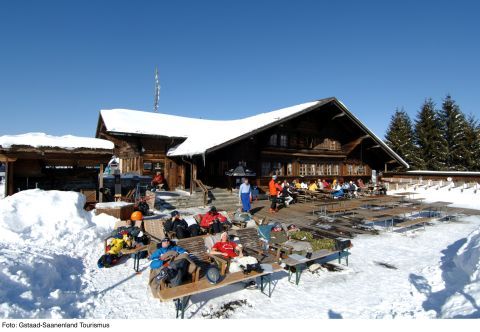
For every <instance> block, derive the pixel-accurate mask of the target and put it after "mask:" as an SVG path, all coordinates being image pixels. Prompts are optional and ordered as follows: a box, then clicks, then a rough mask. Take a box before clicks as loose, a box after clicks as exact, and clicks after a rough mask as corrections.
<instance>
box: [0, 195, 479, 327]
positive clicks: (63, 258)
mask: <svg viewBox="0 0 480 332" xmlns="http://www.w3.org/2000/svg"><path fill="white" fill-rule="evenodd" d="M408 189H409V190H410V189H411V188H408ZM424 192H425V193H424V195H425V196H429V197H430V200H437V198H438V197H442V200H443V201H445V200H448V201H452V202H454V203H455V205H458V206H469V207H472V206H474V205H475V204H474V199H478V194H474V193H473V191H472V192H466V191H464V192H463V193H462V192H460V191H456V190H455V189H452V190H451V191H448V190H447V189H446V188H444V189H440V190H439V191H438V192H439V193H438V194H437V195H438V197H437V196H433V197H432V195H435V194H436V193H437V191H436V190H432V191H431V192H430V191H429V190H424ZM470 197H472V198H470ZM84 200H85V198H84V197H83V195H81V194H78V193H72V192H59V191H42V190H38V189H36V190H27V191H23V192H20V193H16V194H15V195H13V196H9V197H7V198H5V199H3V200H0V234H1V236H2V238H1V239H0V285H1V286H0V317H2V318H43V317H44V318H48V317H52V318H66V317H68V318H100V319H101V318H108V319H114V318H173V316H174V310H173V304H172V303H171V302H166V303H162V302H160V301H159V300H157V299H154V298H153V297H152V296H151V293H150V289H149V287H148V285H147V284H148V272H149V269H148V261H147V260H144V259H143V260H141V261H140V269H141V272H142V273H141V274H138V275H137V274H135V273H134V271H133V269H132V267H133V262H132V261H131V259H129V260H126V261H124V262H122V263H121V264H119V265H117V266H115V267H113V268H110V269H99V268H97V265H96V263H97V260H98V258H99V257H100V255H101V254H102V253H103V240H102V239H103V237H104V236H105V235H106V234H108V233H109V232H110V230H111V228H112V227H113V225H114V223H115V218H113V217H110V216H106V215H104V214H101V215H99V216H95V215H94V214H93V213H92V212H85V211H84V210H83V208H82V207H83V203H84ZM477 207H478V204H477ZM192 212H194V210H192ZM182 213H183V214H186V212H182ZM353 244H354V247H353V248H352V249H351V253H352V255H351V256H350V265H349V266H348V267H346V266H344V265H338V264H336V265H337V266H338V267H339V268H341V270H340V271H338V272H329V271H326V270H319V271H317V272H315V273H311V272H309V271H305V272H304V273H303V275H302V278H301V281H300V285H299V286H295V285H294V284H291V283H289V282H288V281H287V275H286V272H280V273H277V274H275V275H274V277H273V279H274V291H273V294H272V297H271V298H268V297H267V296H265V295H263V294H261V293H260V292H259V291H258V290H246V289H244V287H243V285H242V284H235V285H231V286H228V287H225V288H222V289H219V290H215V291H211V292H208V293H205V294H201V295H196V296H193V297H192V304H191V306H189V307H188V309H187V311H186V317H187V318H208V317H227V316H229V317H231V318H282V319H283V318H296V319H301V318H309V319H311V318H437V317H442V318H459V317H470V318H480V309H479V307H478V304H479V303H480V286H479V285H480V282H479V278H480V272H479V271H480V263H479V260H480V217H479V216H475V217H462V218H460V220H458V221H455V222H440V221H437V222H434V223H433V224H432V225H430V226H427V228H426V231H423V230H420V231H410V232H407V233H404V234H399V233H392V232H390V233H384V232H383V233H381V234H380V235H377V236H374V235H361V236H357V237H356V238H354V239H353ZM229 303H235V305H231V306H230V307H232V308H234V309H232V310H230V311H228V312H224V310H222V308H225V306H226V305H227V304H229ZM259 308H261V309H259Z"/></svg>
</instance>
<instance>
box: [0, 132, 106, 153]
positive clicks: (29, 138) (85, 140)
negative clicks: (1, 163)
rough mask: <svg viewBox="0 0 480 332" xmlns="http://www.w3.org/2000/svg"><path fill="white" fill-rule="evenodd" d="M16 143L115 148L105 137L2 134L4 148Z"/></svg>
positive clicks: (1, 142) (64, 147)
mask: <svg viewBox="0 0 480 332" xmlns="http://www.w3.org/2000/svg"><path fill="white" fill-rule="evenodd" d="M15 145H22V146H31V147H35V148H38V147H58V148H62V149H68V150H72V149H78V148H88V149H106V150H113V148H114V144H113V143H112V142H110V141H107V140H104V139H99V138H90V137H79V136H72V135H65V136H51V135H47V134H45V133H26V134H20V135H4V136H0V146H1V147H2V148H3V149H10V148H11V147H12V146H15Z"/></svg>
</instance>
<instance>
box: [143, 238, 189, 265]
mask: <svg viewBox="0 0 480 332" xmlns="http://www.w3.org/2000/svg"><path fill="white" fill-rule="evenodd" d="M168 251H176V252H177V253H178V254H183V253H186V252H187V251H186V250H185V249H183V248H182V247H179V246H176V245H172V242H170V239H169V238H164V239H163V240H162V247H161V248H158V249H157V250H155V251H154V252H153V254H152V255H151V256H150V259H151V260H152V262H151V263H150V268H151V269H159V268H161V267H162V266H163V263H164V261H165V260H167V256H166V255H165V253H166V252H168Z"/></svg>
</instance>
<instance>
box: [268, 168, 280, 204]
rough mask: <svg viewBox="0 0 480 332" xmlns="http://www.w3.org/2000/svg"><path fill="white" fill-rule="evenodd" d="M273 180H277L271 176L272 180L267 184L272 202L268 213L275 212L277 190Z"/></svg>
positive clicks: (274, 176)
mask: <svg viewBox="0 0 480 332" xmlns="http://www.w3.org/2000/svg"><path fill="white" fill-rule="evenodd" d="M275 180H277V176H276V175H273V176H272V179H271V180H270V182H269V183H268V191H269V194H270V200H271V201H272V204H271V205H270V212H271V213H273V212H277V211H278V209H277V195H278V189H277V185H276V183H275Z"/></svg>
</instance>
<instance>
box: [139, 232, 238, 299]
mask: <svg viewBox="0 0 480 332" xmlns="http://www.w3.org/2000/svg"><path fill="white" fill-rule="evenodd" d="M208 236H210V235H201V236H195V237H191V238H186V239H181V240H178V241H177V242H176V245H177V246H179V247H182V248H183V249H185V250H186V251H187V253H188V258H189V260H190V261H191V264H194V266H192V267H190V269H191V270H192V274H191V280H190V283H197V282H199V281H200V279H201V277H203V275H204V273H205V272H206V270H207V269H208V267H210V266H211V265H212V262H215V263H216V264H217V266H218V268H219V270H220V275H222V276H223V275H225V273H226V272H227V269H228V263H229V262H228V261H227V260H226V259H225V258H223V257H220V256H215V255H210V254H209V253H208V252H207V247H206V246H205V237H208ZM155 250H156V246H155V248H152V247H150V254H151V253H153V251H155ZM155 277H156V275H155V271H154V270H150V279H149V280H150V281H149V284H150V289H151V291H152V294H153V297H155V298H159V297H160V295H159V292H161V291H162V290H163V289H165V288H167V287H166V284H165V283H163V282H162V283H160V285H156V284H154V283H153V279H154V278H155ZM157 286H159V287H157ZM177 287H178V286H177ZM175 288H176V287H175Z"/></svg>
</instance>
